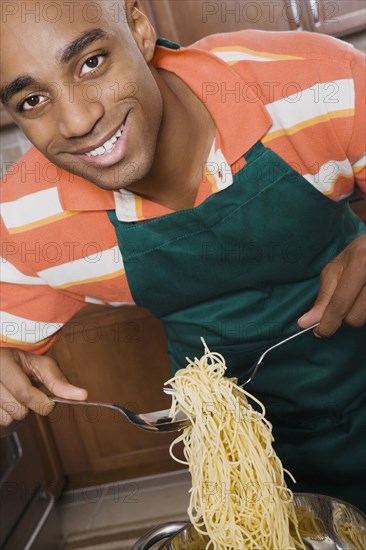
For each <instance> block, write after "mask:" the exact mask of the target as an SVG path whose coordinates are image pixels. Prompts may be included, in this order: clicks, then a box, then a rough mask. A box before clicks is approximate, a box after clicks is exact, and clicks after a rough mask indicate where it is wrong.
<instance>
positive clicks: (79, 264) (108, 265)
mask: <svg viewBox="0 0 366 550" xmlns="http://www.w3.org/2000/svg"><path fill="white" fill-rule="evenodd" d="M88 246H89V247H90V249H94V253H93V254H90V255H89V256H86V257H85V258H81V259H79V260H74V261H72V262H67V263H65V264H61V265H57V266H54V267H49V268H47V269H44V270H43V271H39V272H38V275H39V276H40V277H42V279H44V280H45V281H47V283H48V284H49V285H50V286H53V287H58V286H63V285H67V284H78V283H82V282H83V280H85V279H94V278H96V277H103V276H104V275H111V274H113V273H116V272H117V271H120V270H121V269H123V260H122V256H121V252H120V250H119V248H118V246H114V247H113V248H109V249H108V250H100V249H99V247H98V245H97V243H89V245H88Z"/></svg>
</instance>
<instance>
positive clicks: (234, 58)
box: [211, 50, 287, 63]
mask: <svg viewBox="0 0 366 550" xmlns="http://www.w3.org/2000/svg"><path fill="white" fill-rule="evenodd" d="M211 53H213V54H214V55H216V57H218V58H219V59H221V60H222V61H225V63H238V62H239V61H266V62H268V61H287V60H286V59H281V58H273V57H263V55H259V53H258V55H256V54H255V53H254V52H251V53H249V52H241V51H234V50H231V51H215V50H213V51H211Z"/></svg>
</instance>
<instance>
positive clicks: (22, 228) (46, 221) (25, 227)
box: [8, 210, 79, 234]
mask: <svg viewBox="0 0 366 550" xmlns="http://www.w3.org/2000/svg"><path fill="white" fill-rule="evenodd" d="M75 214H79V212H77V211H75V212H73V211H70V210H66V211H65V212H60V213H59V214H55V215H54V216H49V217H48V218H43V219H42V220H38V221H36V222H32V223H27V224H26V225H19V226H18V227H12V228H11V229H8V232H9V233H10V234H13V233H24V232H25V231H29V230H31V229H36V228H37V227H42V226H43V225H49V224H51V223H54V222H57V221H59V220H62V219H64V218H69V217H70V216H75Z"/></svg>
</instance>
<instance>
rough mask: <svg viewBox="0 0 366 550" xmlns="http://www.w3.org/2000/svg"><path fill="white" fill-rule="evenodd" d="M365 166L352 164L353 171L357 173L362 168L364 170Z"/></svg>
mask: <svg viewBox="0 0 366 550" xmlns="http://www.w3.org/2000/svg"><path fill="white" fill-rule="evenodd" d="M365 168H366V166H365V165H363V166H354V167H353V173H354V174H358V173H359V172H362V170H365Z"/></svg>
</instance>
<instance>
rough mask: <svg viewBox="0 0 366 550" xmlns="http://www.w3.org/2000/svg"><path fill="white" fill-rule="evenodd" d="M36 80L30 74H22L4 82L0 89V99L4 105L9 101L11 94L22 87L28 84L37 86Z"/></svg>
mask: <svg viewBox="0 0 366 550" xmlns="http://www.w3.org/2000/svg"><path fill="white" fill-rule="evenodd" d="M37 85H38V82H37V81H36V79H35V78H33V77H32V76H29V75H27V74H22V75H20V76H18V77H17V78H15V79H14V80H12V81H11V82H9V83H7V84H4V86H2V87H1V89H0V100H1V101H2V103H3V104H4V105H6V104H7V103H9V101H10V99H11V98H12V97H13V95H15V94H17V93H19V92H21V91H22V90H24V88H28V87H29V86H37Z"/></svg>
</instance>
